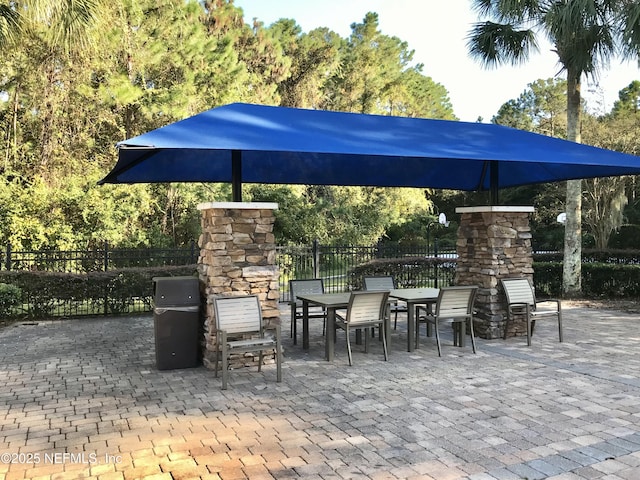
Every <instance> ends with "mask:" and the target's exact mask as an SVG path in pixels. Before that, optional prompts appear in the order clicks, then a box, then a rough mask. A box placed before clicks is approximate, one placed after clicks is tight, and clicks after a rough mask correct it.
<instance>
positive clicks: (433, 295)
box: [389, 288, 440, 302]
mask: <svg viewBox="0 0 640 480" xmlns="http://www.w3.org/2000/svg"><path fill="white" fill-rule="evenodd" d="M439 293H440V289H438V288H395V289H393V290H391V291H390V292H389V296H390V297H392V298H397V299H398V300H404V301H405V302H419V301H423V302H431V301H435V300H437V299H438V294H439Z"/></svg>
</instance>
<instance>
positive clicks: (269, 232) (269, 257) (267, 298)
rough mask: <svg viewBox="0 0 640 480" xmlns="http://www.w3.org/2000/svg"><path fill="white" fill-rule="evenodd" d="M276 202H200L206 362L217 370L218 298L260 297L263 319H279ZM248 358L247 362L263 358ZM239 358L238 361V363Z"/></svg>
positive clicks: (204, 350)
mask: <svg viewBox="0 0 640 480" xmlns="http://www.w3.org/2000/svg"><path fill="white" fill-rule="evenodd" d="M277 208H278V204H276V203H240V202H213V203H202V204H200V205H198V210H200V211H201V212H202V217H201V223H202V234H201V235H200V239H199V241H198V245H199V247H200V257H199V258H198V273H199V275H200V285H201V289H202V297H203V309H202V310H203V314H204V328H203V338H202V360H203V364H204V365H205V366H206V367H207V368H214V361H215V357H214V355H215V340H216V328H215V325H216V321H215V309H214V306H213V298H214V297H215V296H234V295H250V294H251V295H257V296H258V298H259V299H260V305H261V307H262V318H263V320H264V322H265V323H266V324H267V325H268V324H270V323H278V322H279V321H280V318H279V310H278V300H279V296H280V294H279V283H278V276H279V272H278V266H277V265H276V245H275V238H274V235H273V224H274V221H275V215H274V210H275V209H277ZM257 358H258V357H257V355H256V356H255V359H254V357H250V356H245V357H241V358H240V357H239V358H238V359H236V362H241V363H242V364H247V363H252V362H254V361H257ZM233 362H234V360H232V363H233Z"/></svg>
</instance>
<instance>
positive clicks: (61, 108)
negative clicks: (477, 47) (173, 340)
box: [0, 0, 455, 249]
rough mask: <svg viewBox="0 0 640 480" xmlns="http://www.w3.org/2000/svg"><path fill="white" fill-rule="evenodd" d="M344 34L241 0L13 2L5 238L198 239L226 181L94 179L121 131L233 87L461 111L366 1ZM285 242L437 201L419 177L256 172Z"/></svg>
mask: <svg viewBox="0 0 640 480" xmlns="http://www.w3.org/2000/svg"><path fill="white" fill-rule="evenodd" d="M351 28H352V33H351V35H350V36H349V37H348V38H342V37H341V36H340V35H338V34H337V33H335V32H332V31H331V30H329V29H327V28H318V29H315V30H312V31H309V32H303V31H302V29H301V28H300V26H299V25H297V23H296V22H295V20H294V19H281V20H279V21H277V22H275V23H273V24H272V25H269V26H265V25H264V24H263V23H262V22H260V21H259V20H257V19H254V20H253V21H252V22H245V19H244V15H243V12H242V9H240V8H238V7H236V6H235V5H234V4H233V1H232V0H206V1H196V0H187V1H185V0H167V1H163V2H156V1H153V0H136V1H133V0H113V1H106V0H77V1H73V2H68V1H65V0H24V1H17V2H11V3H9V4H8V5H2V6H0V64H1V69H0V72H1V74H0V124H1V125H2V133H3V135H2V143H1V147H0V153H1V154H2V160H1V161H0V170H1V171H2V177H1V179H0V198H2V202H1V203H0V245H1V244H7V243H11V244H12V246H13V247H14V248H33V249H41V248H62V249H71V248H86V247H89V246H91V245H94V244H96V243H97V242H102V241H109V242H110V243H112V244H113V245H116V246H145V245H157V246H162V245H169V244H182V243H185V242H188V241H190V240H191V239H194V238H197V236H198V234H199V212H198V211H197V210H196V208H195V206H196V204H197V203H199V202H202V201H215V200H227V199H229V198H230V189H229V186H227V185H220V184H215V185H202V184H155V185H127V186H109V185H105V186H97V185H96V182H97V180H99V179H100V178H102V177H103V176H104V175H105V174H106V173H107V172H108V171H109V170H110V168H111V167H112V166H113V165H114V163H115V161H116V150H115V148H114V145H115V144H116V143H117V142H118V141H121V140H125V139H127V138H130V137H132V136H135V135H138V134H141V133H144V132H147V131H149V130H152V129H155V128H158V127H160V126H163V125H166V124H169V123H171V122H174V121H177V120H180V119H183V118H185V117H187V116H190V115H193V114H196V113H199V112H201V111H204V110H207V109H210V108H214V107H217V106H220V105H224V104H228V103H231V102H248V103H260V104H267V105H282V106H294V107H302V108H314V109H334V110H343V111H354V112H367V113H380V114H393V115H406V116H421V117H432V118H448V119H454V118H455V115H454V113H453V109H452V106H451V103H450V101H449V98H448V93H447V91H446V89H445V88H444V86H442V85H440V84H438V83H436V82H434V81H433V80H432V79H431V78H430V77H428V76H427V75H425V74H424V73H423V70H426V67H425V66H424V65H420V64H415V63H414V62H413V51H412V50H410V48H409V46H408V45H407V43H406V42H404V41H402V40H401V39H399V38H396V37H391V36H387V35H385V34H383V33H382V32H381V31H380V29H379V26H378V16H377V14H375V13H373V12H371V13H368V14H367V15H366V16H365V18H364V19H362V21H361V22H354V23H353V24H352V27H351ZM249 194H250V195H251V196H252V197H253V198H256V199H273V200H277V201H278V202H279V203H281V208H280V210H279V211H278V213H277V215H278V225H277V228H278V233H279V237H278V241H279V242H282V243H296V242H310V241H311V240H313V239H314V238H320V239H321V240H323V241H324V242H328V243H343V242H347V243H348V242H357V243H362V242H364V243H371V242H375V241H377V240H378V239H379V238H381V237H382V238H384V237H385V235H386V232H387V231H388V230H389V229H390V228H392V227H394V226H395V225H398V224H402V223H403V222H406V221H410V220H411V215H409V216H407V215H402V214H401V213H402V212H403V210H401V209H408V210H410V211H411V212H415V215H426V214H428V213H429V212H430V211H431V210H430V209H431V204H430V202H429V201H428V200H427V199H426V196H425V192H424V191H422V190H419V189H404V190H402V191H398V190H395V189H373V188H356V187H353V188H338V187H323V188H319V187H308V186H286V185H284V186H276V187H274V186H263V185H253V186H251V189H250V191H249Z"/></svg>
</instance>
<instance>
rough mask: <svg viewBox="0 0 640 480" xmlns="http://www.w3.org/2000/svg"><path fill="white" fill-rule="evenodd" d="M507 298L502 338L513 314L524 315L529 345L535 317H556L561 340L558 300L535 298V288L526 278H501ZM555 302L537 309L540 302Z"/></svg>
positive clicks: (560, 316)
mask: <svg viewBox="0 0 640 480" xmlns="http://www.w3.org/2000/svg"><path fill="white" fill-rule="evenodd" d="M500 283H501V284H502V288H503V289H504V294H505V296H506V298H507V318H506V320H505V324H504V337H503V338H504V339H506V338H507V331H508V326H509V323H510V322H512V321H513V320H514V317H515V316H518V315H520V316H522V315H524V316H525V319H526V321H527V345H528V346H531V336H532V335H533V330H534V328H535V326H536V319H537V318H548V317H551V318H556V319H557V320H558V337H559V339H560V341H561V342H562V304H561V303H560V300H558V299H555V298H551V299H545V300H542V301H537V300H536V294H535V289H534V287H533V286H532V285H531V283H529V280H528V279H526V278H503V279H501V280H500ZM546 302H549V303H555V307H554V308H547V309H544V310H538V305H539V304H541V303H546Z"/></svg>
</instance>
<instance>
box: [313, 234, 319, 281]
mask: <svg viewBox="0 0 640 480" xmlns="http://www.w3.org/2000/svg"><path fill="white" fill-rule="evenodd" d="M312 250H313V278H320V242H318V239H317V238H316V239H315V240H314V241H313V247H312Z"/></svg>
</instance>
